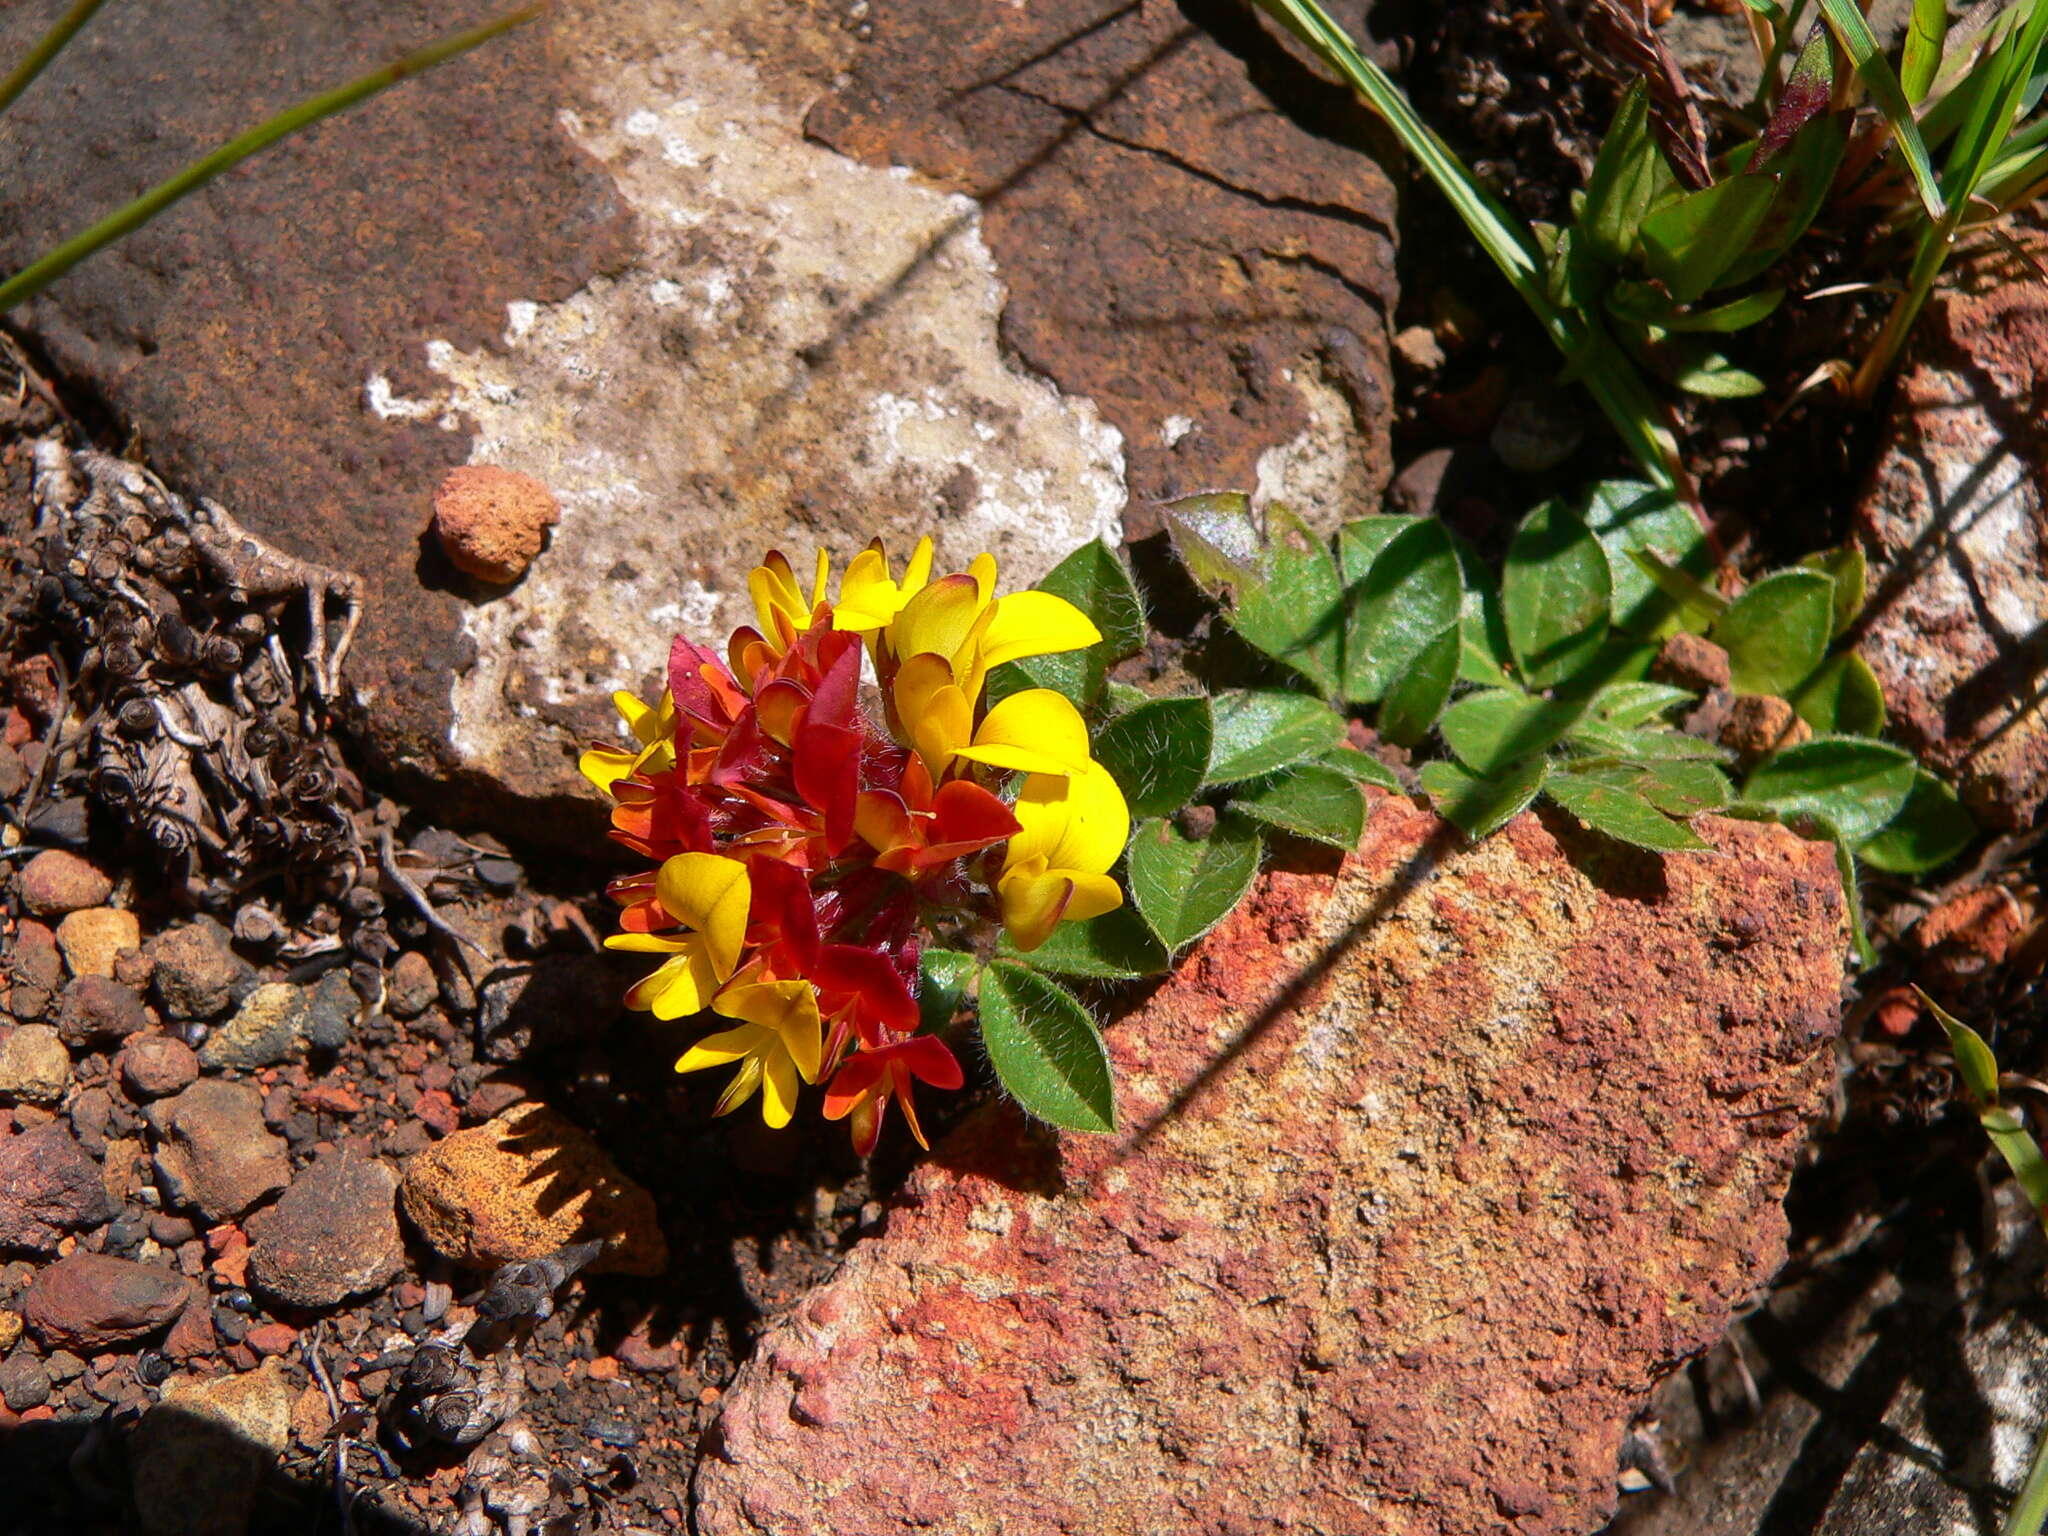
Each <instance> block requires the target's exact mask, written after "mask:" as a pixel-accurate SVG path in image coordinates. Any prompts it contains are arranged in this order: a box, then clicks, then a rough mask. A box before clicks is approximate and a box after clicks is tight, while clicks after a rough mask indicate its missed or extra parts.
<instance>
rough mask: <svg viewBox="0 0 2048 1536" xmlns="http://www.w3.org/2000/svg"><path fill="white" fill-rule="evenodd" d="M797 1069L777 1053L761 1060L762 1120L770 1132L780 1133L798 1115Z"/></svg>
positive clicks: (787, 1059)
mask: <svg viewBox="0 0 2048 1536" xmlns="http://www.w3.org/2000/svg"><path fill="white" fill-rule="evenodd" d="M796 1095H797V1086H796V1068H795V1067H793V1066H791V1065H790V1062H789V1058H788V1057H787V1056H785V1055H782V1054H781V1053H780V1052H777V1053H776V1054H775V1055H773V1056H765V1057H763V1058H762V1060H761V1119H762V1120H763V1121H765V1122H766V1123H767V1126H768V1128H769V1129H770V1130H773V1131H779V1130H781V1129H782V1128H783V1127H784V1126H785V1125H787V1124H789V1121H790V1117H791V1116H792V1115H794V1114H795V1113H796Z"/></svg>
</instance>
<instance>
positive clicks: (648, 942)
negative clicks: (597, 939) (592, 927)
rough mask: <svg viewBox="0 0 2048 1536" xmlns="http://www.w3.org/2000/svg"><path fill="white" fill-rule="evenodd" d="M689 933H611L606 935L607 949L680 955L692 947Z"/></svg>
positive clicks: (645, 953)
mask: <svg viewBox="0 0 2048 1536" xmlns="http://www.w3.org/2000/svg"><path fill="white" fill-rule="evenodd" d="M690 940H691V935H689V934H687V933H611V934H606V935H605V941H604V947H605V948H606V949H623V950H628V951H630V952H631V953H633V954H638V955H680V954H682V953H683V952H684V951H686V950H688V949H690V948H692V947H693V946H692V944H691V942H690Z"/></svg>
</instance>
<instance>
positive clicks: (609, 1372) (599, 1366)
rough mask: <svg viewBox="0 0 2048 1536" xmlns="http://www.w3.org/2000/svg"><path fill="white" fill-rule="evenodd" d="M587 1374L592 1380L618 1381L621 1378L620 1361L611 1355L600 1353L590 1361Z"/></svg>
mask: <svg viewBox="0 0 2048 1536" xmlns="http://www.w3.org/2000/svg"><path fill="white" fill-rule="evenodd" d="M585 1374H586V1375H588V1376H589V1377H590V1379H591V1380H592V1381H617V1380H618V1379H619V1362H618V1361H616V1360H614V1359H613V1358H612V1357H611V1356H610V1355H599V1356H598V1357H597V1358H596V1359H595V1360H593V1361H591V1362H590V1365H589V1367H588V1369H587V1370H586V1371H585Z"/></svg>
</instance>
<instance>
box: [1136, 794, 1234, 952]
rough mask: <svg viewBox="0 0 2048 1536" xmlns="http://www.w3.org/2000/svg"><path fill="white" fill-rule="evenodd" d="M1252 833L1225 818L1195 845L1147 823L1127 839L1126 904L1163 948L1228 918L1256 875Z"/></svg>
mask: <svg viewBox="0 0 2048 1536" xmlns="http://www.w3.org/2000/svg"><path fill="white" fill-rule="evenodd" d="M1261 849H1262V845H1261V843H1260V840H1259V834H1258V831H1257V829H1256V828H1254V827H1252V826H1251V825H1250V824H1249V823H1246V822H1238V821H1235V820H1232V819H1230V818H1225V819H1224V820H1222V821H1219V822H1218V823H1217V824H1216V830H1215V831H1213V832H1211V833H1210V834H1209V836H1208V837H1206V838H1204V839H1203V840H1202V841H1200V842H1192V841H1190V840H1189V839H1187V838H1185V837H1182V836H1181V835H1180V833H1179V832H1177V831H1176V830H1175V829H1174V827H1173V825H1172V823H1170V822H1165V821H1148V822H1145V823H1143V824H1142V825H1141V826H1140V827H1139V828H1138V834H1137V836H1136V837H1134V838H1132V839H1131V852H1130V881H1131V899H1132V900H1133V901H1134V902H1135V903H1136V904H1137V908H1138V915H1139V916H1140V917H1142V918H1144V920H1145V926H1146V927H1148V928H1150V929H1151V930H1152V932H1153V935H1154V936H1155V937H1156V938H1157V939H1158V940H1159V942H1160V943H1162V944H1164V945H1165V946H1166V947H1167V948H1168V949H1170V950H1175V949H1179V948H1180V947H1181V946H1182V945H1184V944H1192V943H1193V942H1194V941H1195V940H1196V939H1199V938H1200V937H1201V936H1202V935H1203V934H1205V933H1207V932H1208V931H1209V930H1210V929H1211V928H1214V927H1215V926H1216V925H1217V924H1218V923H1220V922H1222V921H1223V919H1224V918H1226V917H1228V916H1229V915H1230V912H1231V909H1232V908H1233V907H1235V906H1236V905H1237V904H1238V903H1239V902H1240V901H1242V900H1243V899H1244V893H1245V892H1246V891H1248V890H1250V889H1251V886H1252V881H1253V880H1254V879H1255V878H1256V877H1257V875H1258V873H1259V854H1260V852H1261Z"/></svg>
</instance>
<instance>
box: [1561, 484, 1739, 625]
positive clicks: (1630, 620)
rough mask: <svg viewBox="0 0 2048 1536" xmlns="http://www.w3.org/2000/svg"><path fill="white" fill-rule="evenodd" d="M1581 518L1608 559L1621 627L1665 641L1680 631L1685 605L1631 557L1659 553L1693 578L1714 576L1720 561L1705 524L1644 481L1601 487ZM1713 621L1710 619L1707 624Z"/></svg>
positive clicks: (1592, 493) (1595, 489) (1617, 621)
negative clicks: (1703, 528)
mask: <svg viewBox="0 0 2048 1536" xmlns="http://www.w3.org/2000/svg"><path fill="white" fill-rule="evenodd" d="M1580 515H1581V516H1582V517H1583V518H1584V519H1585V522H1586V526H1587V527H1588V528H1590V529H1592V531H1593V536H1594V537H1595V538H1597V539H1598V540H1599V541H1600V547H1601V549H1603V550H1605V551H1606V553H1607V566H1608V573H1609V581H1610V583H1611V584H1612V588H1613V593H1614V598H1613V603H1612V610H1613V616H1614V623H1615V626H1616V627H1617V628H1619V629H1625V630H1627V631H1628V632H1629V633H1630V634H1635V635H1644V636H1655V637H1657V638H1660V639H1661V638H1662V637H1663V636H1665V635H1667V634H1670V633H1672V632H1673V631H1675V630H1676V629H1677V628H1678V620H1679V608H1680V605H1679V603H1678V602H1677V601H1675V600H1674V599H1672V598H1670V597H1668V596H1666V595H1665V594H1664V592H1663V591H1661V590H1660V589H1659V587H1658V585H1657V583H1656V582H1654V581H1653V580H1651V578H1650V577H1649V576H1648V575H1646V574H1645V573H1644V572H1643V570H1642V568H1641V567H1640V566H1638V565H1637V564H1636V562H1635V560H1634V559H1632V558H1630V557H1631V553H1632V552H1634V551H1641V550H1655V551H1656V552H1657V553H1658V554H1659V555H1661V556H1662V557H1663V558H1664V560H1665V561H1667V562H1668V563H1670V564H1671V565H1672V566H1674V567H1675V568H1676V569H1677V570H1679V571H1680V572H1683V573H1685V574H1686V575H1688V576H1690V577H1694V578H1703V577H1705V576H1707V575H1709V574H1711V573H1712V571H1713V568H1714V557H1713V553H1712V551H1710V550H1709V549H1708V548H1707V539H1706V535H1705V534H1704V533H1702V532H1701V531H1700V524H1699V519H1698V518H1696V517H1694V516H1693V515H1692V513H1691V512H1690V511H1688V510H1687V509H1686V507H1685V506H1684V504H1683V503H1681V502H1680V501H1679V499H1678V498H1677V497H1676V496H1675V495H1673V494H1672V493H1671V492H1670V491H1666V490H1660V489H1659V488H1658V487H1656V486H1654V485H1647V484H1645V483H1644V482H1642V481H1640V480H1603V481H1601V482H1600V483H1599V484H1597V485H1595V486H1594V487H1593V488H1592V490H1591V491H1589V492H1588V493H1587V495H1586V501H1585V505H1584V506H1583V507H1582V508H1581V509H1580ZM1715 611H1716V612H1718V611H1719V610H1718V609H1717V610H1715ZM1712 617H1713V615H1712V614H1708V615H1707V616H1706V618H1705V619H1703V620H1702V621H1701V622H1703V623H1704V622H1708V621H1710V620H1711V619H1712Z"/></svg>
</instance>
